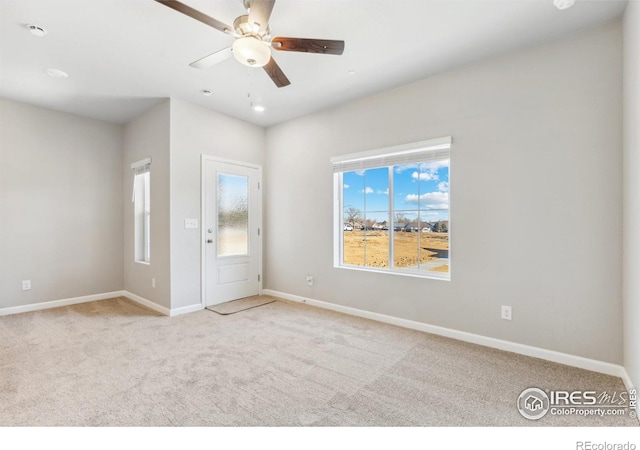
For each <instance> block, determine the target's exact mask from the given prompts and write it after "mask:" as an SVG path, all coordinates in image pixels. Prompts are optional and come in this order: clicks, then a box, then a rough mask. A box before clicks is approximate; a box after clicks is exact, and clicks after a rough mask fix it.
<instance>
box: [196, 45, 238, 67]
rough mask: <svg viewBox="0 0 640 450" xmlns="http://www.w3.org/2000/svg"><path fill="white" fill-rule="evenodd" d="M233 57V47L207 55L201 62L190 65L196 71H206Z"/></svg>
mask: <svg viewBox="0 0 640 450" xmlns="http://www.w3.org/2000/svg"><path fill="white" fill-rule="evenodd" d="M231 55H233V53H232V52H231V47H227V48H224V49H222V50H219V51H217V52H215V53H212V54H210V55H207V56H205V57H204V58H200V59H199V60H197V61H194V62H192V63H191V64H189V65H190V66H191V67H193V68H195V69H206V68H208V67H211V66H213V65H214V64H218V63H219V62H222V61H224V60H226V59H228V58H230V57H231Z"/></svg>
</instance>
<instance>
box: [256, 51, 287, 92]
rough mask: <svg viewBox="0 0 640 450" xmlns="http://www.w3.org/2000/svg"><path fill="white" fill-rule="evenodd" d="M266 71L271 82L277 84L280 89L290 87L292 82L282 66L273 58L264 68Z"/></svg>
mask: <svg viewBox="0 0 640 450" xmlns="http://www.w3.org/2000/svg"><path fill="white" fill-rule="evenodd" d="M263 69H264V71H265V72H267V75H269V77H271V80H272V81H273V82H274V83H275V85H276V86H278V87H279V88H281V87H285V86H289V85H290V84H291V81H289V79H288V78H287V76H286V75H285V74H284V72H283V71H282V69H281V68H280V66H279V65H278V64H277V63H276V60H275V59H273V57H271V59H270V60H269V62H268V63H267V65H266V66H264V67H263Z"/></svg>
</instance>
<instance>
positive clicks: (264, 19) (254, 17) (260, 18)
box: [249, 0, 276, 33]
mask: <svg viewBox="0 0 640 450" xmlns="http://www.w3.org/2000/svg"><path fill="white" fill-rule="evenodd" d="M275 2H276V0H251V8H249V23H257V24H258V25H260V31H259V32H260V33H262V32H263V31H266V29H267V27H268V26H269V17H271V11H272V10H273V5H274V3H275Z"/></svg>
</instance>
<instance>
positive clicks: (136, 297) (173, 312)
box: [122, 291, 204, 317]
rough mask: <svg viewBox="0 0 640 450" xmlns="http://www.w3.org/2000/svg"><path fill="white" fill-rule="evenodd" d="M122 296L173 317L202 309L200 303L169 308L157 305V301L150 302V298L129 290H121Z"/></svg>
mask: <svg viewBox="0 0 640 450" xmlns="http://www.w3.org/2000/svg"><path fill="white" fill-rule="evenodd" d="M122 296H123V297H127V298H128V299H129V300H133V301H134V302H136V303H139V304H141V305H143V306H146V307H147V308H150V309H153V310H154V311H157V312H159V313H160V314H164V315H165V316H169V317H174V316H179V315H181V314H188V313H192V312H196V311H201V310H203V309H204V306H202V303H196V304H194V305H189V306H182V307H180V308H172V309H169V308H167V307H165V306H162V305H158V304H157V303H154V302H152V301H151V300H147V299H146V298H144V297H140V296H139V295H136V294H134V293H132V292H129V291H122Z"/></svg>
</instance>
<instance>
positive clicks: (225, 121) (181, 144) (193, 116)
mask: <svg viewBox="0 0 640 450" xmlns="http://www.w3.org/2000/svg"><path fill="white" fill-rule="evenodd" d="M264 135H265V131H264V129H263V128H261V127H259V126H256V125H251V124H248V123H246V122H242V121H240V120H238V119H234V118H231V117H228V116H224V115H222V114H219V113H216V112H214V111H210V110H207V109H205V108H202V107H200V106H196V105H192V104H190V103H186V102H183V101H180V100H175V99H172V100H171V307H172V308H173V309H175V308H182V307H189V306H192V305H196V304H199V303H200V301H201V299H200V296H201V295H200V294H201V287H200V286H201V283H200V273H201V272H200V265H201V260H200V258H201V256H200V255H201V248H200V236H201V234H200V233H201V227H202V221H201V217H200V208H201V204H200V178H201V155H203V154H204V155H210V156H215V157H218V158H225V159H231V160H235V161H242V162H248V163H252V164H258V165H262V164H263V155H264ZM184 219H198V225H199V226H198V229H185V227H184Z"/></svg>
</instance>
